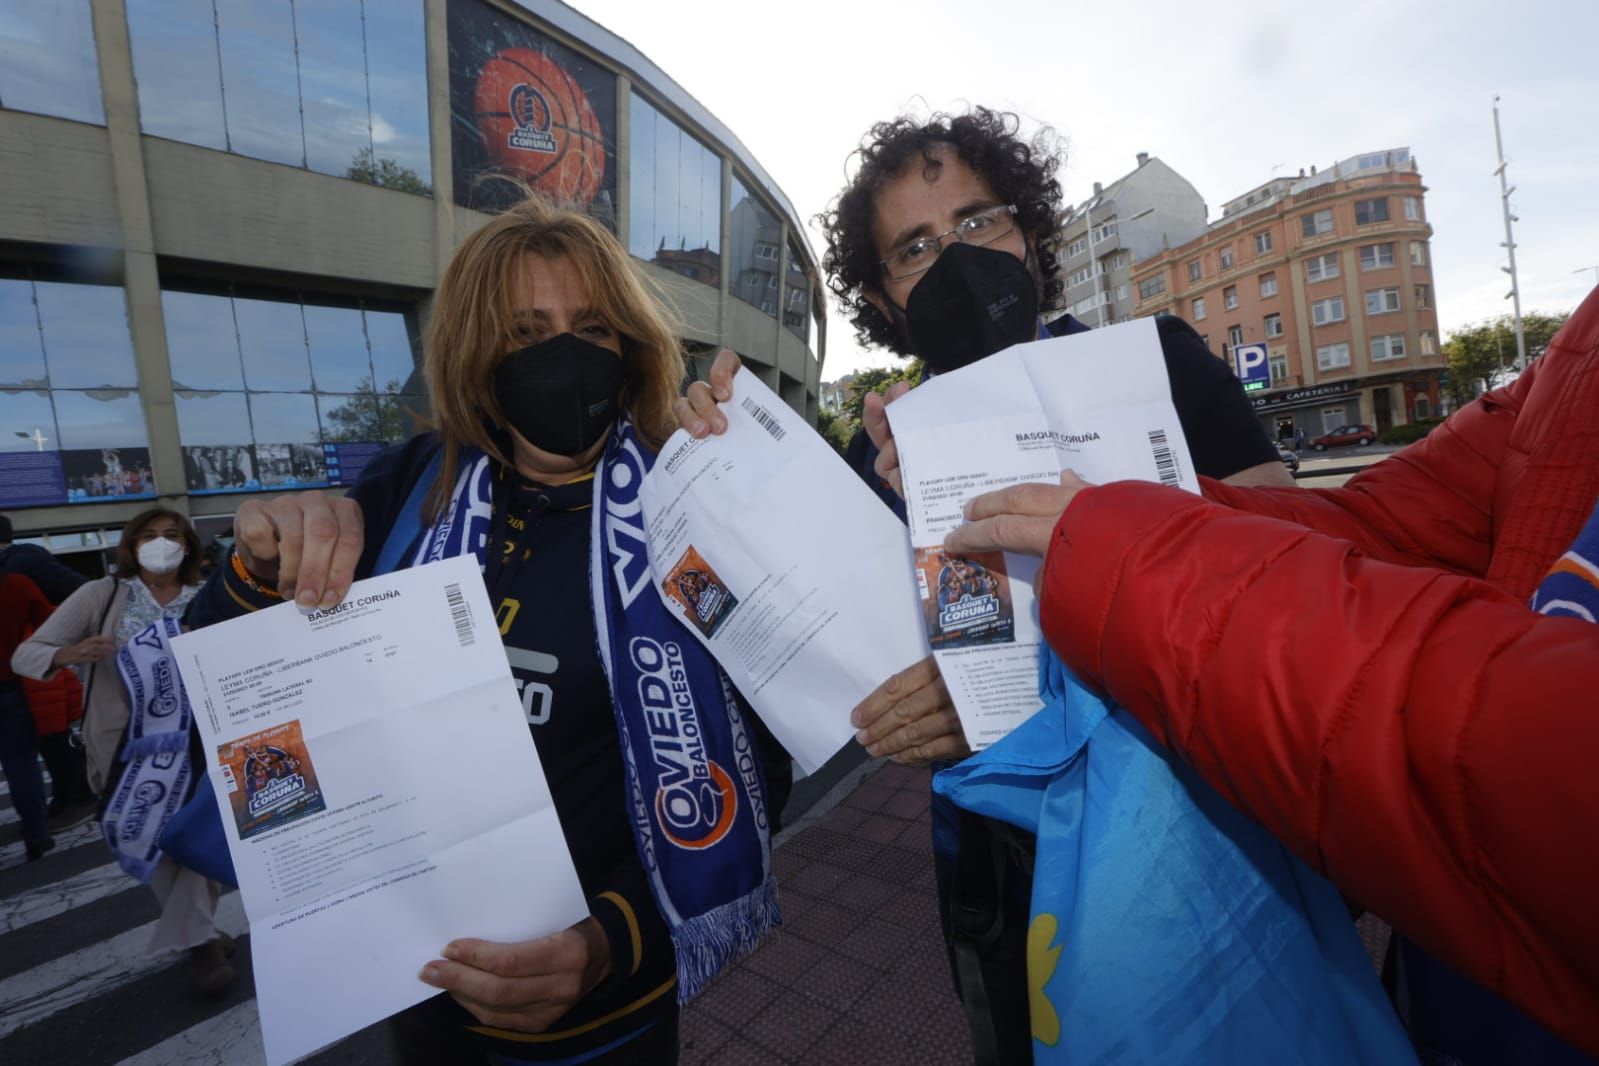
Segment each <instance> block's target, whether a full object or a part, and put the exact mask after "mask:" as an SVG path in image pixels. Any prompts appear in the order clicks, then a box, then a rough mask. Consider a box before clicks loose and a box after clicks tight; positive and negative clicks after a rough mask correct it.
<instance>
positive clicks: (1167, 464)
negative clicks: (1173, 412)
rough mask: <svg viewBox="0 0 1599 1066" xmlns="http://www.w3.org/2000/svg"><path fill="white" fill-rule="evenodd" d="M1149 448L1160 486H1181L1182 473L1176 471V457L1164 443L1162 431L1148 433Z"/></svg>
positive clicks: (1169, 446) (1164, 437)
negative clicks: (1152, 453) (1153, 454)
mask: <svg viewBox="0 0 1599 1066" xmlns="http://www.w3.org/2000/svg"><path fill="white" fill-rule="evenodd" d="M1149 447H1150V450H1151V451H1153V452H1154V453H1155V473H1156V474H1158V475H1159V476H1160V483H1161V484H1162V485H1180V484H1182V480H1183V476H1182V472H1181V471H1179V470H1178V469H1177V456H1176V455H1175V454H1174V453H1173V452H1172V450H1171V445H1169V444H1167V443H1166V431H1165V430H1164V429H1152V430H1150V431H1149Z"/></svg>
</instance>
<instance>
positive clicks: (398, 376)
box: [366, 311, 421, 392]
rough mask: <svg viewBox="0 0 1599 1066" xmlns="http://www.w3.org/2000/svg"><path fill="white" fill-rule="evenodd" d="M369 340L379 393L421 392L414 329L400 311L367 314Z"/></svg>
mask: <svg viewBox="0 0 1599 1066" xmlns="http://www.w3.org/2000/svg"><path fill="white" fill-rule="evenodd" d="M366 337H367V342H368V344H370V346H371V348H372V381H373V384H374V385H375V386H376V387H377V391H378V392H419V391H421V380H420V378H419V377H418V376H417V368H416V356H415V355H414V354H413V350H412V348H411V334H410V330H408V329H407V328H406V325H405V316H404V315H403V314H400V313H399V312H398V311H368V312H366Z"/></svg>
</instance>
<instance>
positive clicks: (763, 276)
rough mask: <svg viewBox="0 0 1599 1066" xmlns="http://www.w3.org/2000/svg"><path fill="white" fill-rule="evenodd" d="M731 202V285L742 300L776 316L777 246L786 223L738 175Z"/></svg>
mask: <svg viewBox="0 0 1599 1066" xmlns="http://www.w3.org/2000/svg"><path fill="white" fill-rule="evenodd" d="M729 202H730V204H731V207H730V209H729V211H728V222H727V242H728V251H729V253H730V257H729V269H731V270H732V271H733V277H732V279H731V281H730V283H729V285H728V289H729V291H731V292H732V294H733V295H734V296H737V297H738V298H739V299H740V300H743V301H744V302H745V303H747V304H752V305H753V306H755V307H759V308H760V309H761V310H762V311H764V312H766V313H767V314H768V315H771V316H772V317H773V318H776V317H777V291H776V290H777V259H778V255H777V249H778V246H779V242H780V241H781V240H782V239H783V230H782V224H781V223H780V222H778V220H777V215H776V214H775V213H774V212H772V211H769V210H768V209H767V207H766V205H765V204H763V203H761V202H760V201H759V200H757V199H756V198H755V197H754V196H753V195H751V194H750V191H749V188H748V186H746V185H745V184H744V183H743V182H742V181H741V180H739V179H738V178H736V177H735V178H734V179H733V189H732V196H731V197H730V198H729Z"/></svg>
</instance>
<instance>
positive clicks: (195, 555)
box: [11, 507, 233, 993]
mask: <svg viewBox="0 0 1599 1066" xmlns="http://www.w3.org/2000/svg"><path fill="white" fill-rule="evenodd" d="M199 586H200V538H199V537H198V536H197V535H196V534H195V532H194V527H193V526H192V525H190V524H189V520H188V519H187V518H185V517H184V516H183V515H181V514H179V513H177V512H176V511H169V510H167V509H166V508H164V507H152V508H150V509H149V510H146V511H141V512H140V513H139V514H137V515H135V516H134V517H133V519H132V520H131V521H129V522H128V524H127V525H126V526H124V527H123V528H122V540H121V542H120V543H119V544H118V546H117V561H116V573H115V574H113V575H112V576H110V577H106V578H102V579H101V580H99V581H91V582H89V583H88V584H86V585H84V586H83V587H82V588H80V589H78V591H76V592H74V593H73V594H72V595H71V596H69V597H67V599H66V600H65V601H64V602H63V603H62V604H61V606H60V607H58V608H56V611H55V613H54V614H52V615H51V616H50V617H49V619H48V620H47V621H46V622H45V623H44V624H43V625H41V626H40V627H39V628H38V630H37V631H35V632H34V634H33V636H32V637H30V638H29V639H28V640H26V641H24V642H23V643H22V644H21V645H19V646H18V648H17V651H16V654H15V655H14V656H12V659H11V667H12V669H13V670H15V671H16V672H17V673H18V674H20V675H22V676H23V677H32V678H38V679H41V680H43V679H48V678H49V677H51V676H52V675H54V674H55V672H56V671H58V670H60V669H62V668H63V667H70V666H78V665H86V666H87V669H86V670H85V671H84V675H85V676H84V713H83V739H84V748H85V754H86V756H87V760H88V772H89V787H91V788H92V789H94V791H95V792H97V793H100V794H102V795H104V794H105V793H106V792H107V790H108V789H111V788H114V787H115V785H116V783H117V780H118V778H119V777H120V776H121V772H120V767H119V766H118V765H117V757H118V753H119V752H120V751H121V748H122V742H123V733H124V732H125V731H126V729H127V725H128V718H129V714H130V708H129V706H128V696H127V692H126V690H125V689H124V688H123V686H122V679H121V678H120V677H118V675H117V664H116V653H117V651H118V649H120V648H121V647H122V645H124V644H126V643H127V642H128V640H129V639H130V638H131V637H133V636H134V635H135V634H137V633H138V632H139V631H140V630H142V629H144V628H145V627H146V626H148V625H149V624H150V623H151V622H154V621H155V620H156V619H158V618H162V617H167V618H181V617H182V615H183V612H184V609H185V608H187V607H188V605H189V601H190V600H191V599H193V598H194V594H195V592H196V591H197V590H198V589H199ZM150 888H151V889H152V890H153V891H154V892H155V894H156V898H157V899H159V900H160V901H161V919H160V921H159V922H157V923H156V930H155V935H154V936H153V937H152V938H151V942H150V947H149V949H148V950H149V951H150V953H151V954H153V955H157V954H163V953H166V952H170V951H177V950H187V951H188V952H189V956H190V965H191V968H192V978H193V982H194V986H195V988H196V989H197V990H199V991H201V992H206V993H212V992H219V991H221V990H222V989H224V988H226V987H227V986H228V985H229V984H231V983H232V981H233V967H232V965H231V964H230V963H229V962H228V955H230V954H231V953H232V951H233V942H232V940H231V939H230V938H229V937H228V936H227V935H226V934H224V933H222V932H220V931H219V930H218V929H217V927H216V922H215V915H216V908H217V899H218V898H219V896H220V894H221V887H220V886H219V885H218V884H217V883H216V882H214V881H210V880H207V879H206V878H205V877H204V876H202V875H201V874H198V873H195V872H194V871H193V870H188V869H185V868H184V867H181V866H179V865H178V864H177V863H175V862H173V861H172V860H170V859H167V858H163V859H162V860H161V864H160V865H159V866H158V867H157V868H156V870H155V873H154V875H153V876H152V877H151V878H150Z"/></svg>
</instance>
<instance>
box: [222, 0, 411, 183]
mask: <svg viewBox="0 0 1599 1066" xmlns="http://www.w3.org/2000/svg"><path fill="white" fill-rule="evenodd" d="M375 6H379V7H381V6H382V5H375ZM393 6H403V5H393ZM294 37H295V44H296V45H297V46H298V50H299V58H300V98H301V100H302V101H303V102H304V112H303V113H304V119H305V163H306V166H308V167H310V168H311V169H312V170H319V171H321V172H322V173H324V174H337V175H339V176H340V177H343V176H344V174H345V173H346V172H347V171H348V170H349V169H350V165H351V164H352V163H353V162H355V161H356V158H357V157H358V156H359V155H360V153H361V151H362V150H363V149H366V150H370V149H371V147H372V129H371V122H370V121H369V120H368V115H369V109H368V106H367V98H366V94H367V79H366V49H365V47H364V46H363V43H362V36H361V0H294ZM230 85H231V83H230Z"/></svg>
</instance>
